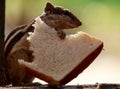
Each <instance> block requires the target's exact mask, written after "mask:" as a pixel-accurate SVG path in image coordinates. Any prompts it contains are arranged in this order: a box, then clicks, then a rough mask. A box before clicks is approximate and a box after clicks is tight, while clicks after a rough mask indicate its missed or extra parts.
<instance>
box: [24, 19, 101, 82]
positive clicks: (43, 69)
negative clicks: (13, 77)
mask: <svg viewBox="0 0 120 89" xmlns="http://www.w3.org/2000/svg"><path fill="white" fill-rule="evenodd" d="M33 26H34V27H35V30H34V32H33V33H30V36H29V37H28V38H27V40H28V41H29V42H30V44H31V45H30V50H34V52H33V55H34V61H33V62H32V63H27V62H24V64H25V65H26V66H27V67H28V68H30V69H32V70H35V71H37V72H39V73H42V74H44V75H47V76H49V77H52V78H53V79H55V80H58V81H59V80H61V79H63V78H64V77H65V76H66V75H67V74H69V73H70V72H71V71H72V70H73V69H74V68H75V67H76V66H78V65H79V64H80V63H81V62H82V61H83V60H84V59H85V58H86V57H87V56H88V55H89V54H90V53H92V52H93V51H94V50H95V49H96V48H98V46H100V45H101V44H102V41H101V40H99V39H97V38H95V37H93V36H90V35H89V34H87V33H85V32H82V31H80V32H78V33H76V34H73V35H67V36H66V38H65V39H64V40H61V39H60V38H59V37H58V35H57V32H56V30H55V29H54V28H51V27H49V26H48V25H46V24H45V23H44V22H43V21H41V19H40V18H39V17H38V18H36V22H35V23H34V25H33Z"/></svg>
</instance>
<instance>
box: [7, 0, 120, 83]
mask: <svg viewBox="0 0 120 89" xmlns="http://www.w3.org/2000/svg"><path fill="white" fill-rule="evenodd" d="M46 2H51V3H53V4H54V5H58V6H63V7H65V8H67V9H69V10H71V11H72V12H73V13H74V14H75V15H76V16H77V17H78V18H79V19H80V20H81V21H82V23H83V25H82V26H81V27H79V28H78V29H76V30H74V32H73V30H72V31H70V32H69V33H75V32H77V31H80V30H81V31H84V32H87V33H89V34H91V35H93V36H95V37H97V38H100V39H101V40H102V41H103V42H104V50H103V51H102V53H101V54H100V55H99V56H98V57H97V58H96V60H95V61H94V62H93V63H92V64H91V65H90V66H89V67H88V68H87V69H86V70H85V71H84V72H83V73H81V74H80V75H79V76H78V77H77V78H76V79H74V80H73V81H71V82H70V83H69V84H85V83H96V82H98V83H120V41H119V40H120V0H6V35H7V34H8V33H9V32H10V31H12V29H13V28H14V27H16V26H18V25H21V24H25V23H28V22H29V21H31V20H32V19H34V18H35V17H36V16H38V15H40V14H41V13H42V12H43V11H44V7H45V4H46Z"/></svg>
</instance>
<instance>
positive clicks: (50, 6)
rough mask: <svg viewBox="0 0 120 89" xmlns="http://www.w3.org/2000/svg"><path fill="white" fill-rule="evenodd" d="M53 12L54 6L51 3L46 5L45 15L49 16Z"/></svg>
mask: <svg viewBox="0 0 120 89" xmlns="http://www.w3.org/2000/svg"><path fill="white" fill-rule="evenodd" d="M53 10H54V6H53V5H52V4H51V3H47V4H46V7H45V13H47V14H49V13H52V12H53Z"/></svg>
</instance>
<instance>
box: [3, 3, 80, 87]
mask: <svg viewBox="0 0 120 89" xmlns="http://www.w3.org/2000/svg"><path fill="white" fill-rule="evenodd" d="M39 18H40V19H41V20H42V21H43V22H44V23H45V24H47V25H48V26H49V27H50V28H54V29H55V30H56V31H57V34H58V37H59V38H60V39H61V40H64V39H65V36H66V34H65V32H63V30H64V29H71V28H75V27H78V26H80V25H82V23H81V21H80V20H79V19H78V18H77V17H76V16H75V15H74V14H73V13H72V12H70V11H69V10H67V9H64V8H62V7H58V6H57V7H54V6H53V5H52V4H51V3H47V4H46V7H45V9H44V13H43V14H42V15H40V16H39ZM34 22H35V19H34V20H32V21H31V22H30V23H28V24H25V25H22V26H19V27H17V28H15V29H14V30H13V31H12V32H11V33H10V34H9V35H8V36H7V39H6V40H5V47H4V53H5V59H6V76H7V80H8V84H10V83H12V85H13V86H17V85H22V84H29V83H32V81H33V79H34V76H32V75H29V74H28V73H26V72H25V68H24V65H22V64H20V63H19V62H18V60H24V61H27V62H32V61H33V59H34V56H33V55H32V53H33V51H31V50H30V49H29V46H30V43H29V42H28V40H27V37H28V36H29V35H30V34H29V33H30V32H34V27H33V26H32V25H33V24H34Z"/></svg>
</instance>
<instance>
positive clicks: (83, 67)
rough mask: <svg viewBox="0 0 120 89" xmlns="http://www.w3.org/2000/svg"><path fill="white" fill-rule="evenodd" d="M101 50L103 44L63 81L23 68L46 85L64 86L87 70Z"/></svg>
mask: <svg viewBox="0 0 120 89" xmlns="http://www.w3.org/2000/svg"><path fill="white" fill-rule="evenodd" d="M102 48H103V43H101V45H100V46H99V47H97V48H96V49H95V50H94V51H93V52H92V53H90V54H89V55H88V56H87V57H86V58H85V59H84V60H83V61H82V62H80V64H79V65H77V66H76V67H75V68H74V69H73V70H72V71H71V72H70V73H69V74H68V75H66V76H65V77H64V78H63V79H61V80H59V81H58V80H55V79H53V78H52V77H50V76H47V75H45V74H42V73H39V72H37V71H35V70H33V69H31V68H29V67H27V66H25V70H26V72H28V73H30V74H31V75H33V76H35V77H37V78H39V79H42V80H44V81H46V82H48V83H52V84H66V83H68V82H69V81H71V80H72V79H74V78H75V77H77V76H78V74H80V73H81V72H82V71H83V70H84V69H85V68H87V67H88V66H89V65H90V64H91V63H92V62H93V61H94V59H95V58H96V57H97V56H98V55H99V54H100V52H101V50H102Z"/></svg>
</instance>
